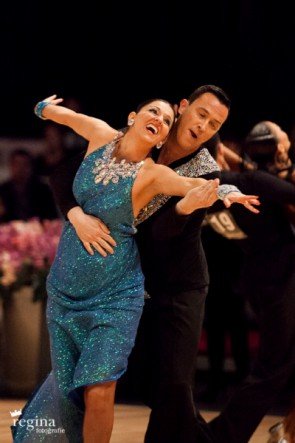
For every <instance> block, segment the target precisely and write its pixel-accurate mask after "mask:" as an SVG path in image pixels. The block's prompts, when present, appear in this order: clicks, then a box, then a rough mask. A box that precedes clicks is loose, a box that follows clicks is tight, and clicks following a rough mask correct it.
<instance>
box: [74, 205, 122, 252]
mask: <svg viewBox="0 0 295 443" xmlns="http://www.w3.org/2000/svg"><path fill="white" fill-rule="evenodd" d="M68 219H69V220H70V222H71V224H72V225H73V226H74V228H75V230H76V233H77V236H78V237H79V239H80V240H81V242H82V243H83V245H84V248H85V249H86V251H87V252H89V254H91V255H94V251H93V249H92V248H94V249H96V251H97V252H99V253H100V254H101V255H102V256H103V257H106V256H107V254H108V253H109V254H114V249H113V247H114V246H116V245H117V244H116V242H115V240H114V239H113V238H112V237H111V236H110V231H109V229H108V228H107V226H106V225H105V224H104V223H103V222H102V221H101V220H100V219H99V218H97V217H94V216H93V215H89V214H85V213H84V212H83V210H82V209H81V208H80V207H79V206H75V207H74V208H72V209H70V211H69V212H68Z"/></svg>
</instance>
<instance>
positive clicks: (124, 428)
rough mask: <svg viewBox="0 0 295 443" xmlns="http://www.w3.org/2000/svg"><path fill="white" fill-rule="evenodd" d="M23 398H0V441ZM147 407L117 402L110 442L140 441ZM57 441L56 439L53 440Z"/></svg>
mask: <svg viewBox="0 0 295 443" xmlns="http://www.w3.org/2000/svg"><path fill="white" fill-rule="evenodd" d="M24 403H25V401H24V400H11V399H7V400H4V399H3V400H0V442H1V443H11V442H12V439H11V436H10V430H9V426H10V425H11V424H12V419H11V416H10V411H14V410H15V409H17V410H18V409H21V408H22V407H23V405H24ZM216 414H217V412H206V411H203V416H204V417H205V419H206V420H210V419H211V418H213V417H214V416H215V415H216ZM148 416H149V409H148V408H147V407H145V406H139V405H126V404H117V405H116V407H115V424H114V431H113V436H112V439H111V443H142V442H143V436H144V431H145V428H146V424H147V421H148ZM280 418H281V417H278V416H267V417H265V419H264V420H263V422H262V423H261V425H260V426H259V428H258V429H257V431H256V433H255V434H254V436H253V438H252V439H251V440H250V443H266V442H267V435H268V432H267V430H268V428H269V427H270V426H271V425H273V424H274V423H276V422H278V421H279V420H280ZM53 441H58V440H55V439H54V440H53Z"/></svg>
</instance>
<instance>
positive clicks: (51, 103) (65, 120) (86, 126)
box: [35, 94, 117, 147]
mask: <svg viewBox="0 0 295 443" xmlns="http://www.w3.org/2000/svg"><path fill="white" fill-rule="evenodd" d="M62 101H63V99H62V98H57V96H56V94H54V95H52V96H50V97H47V98H46V99H44V100H42V101H41V102H39V103H37V105H36V106H35V114H36V115H37V116H38V117H40V118H42V119H46V120H47V119H49V120H52V121H53V122H55V123H58V124H60V125H65V126H68V127H69V128H71V129H72V130H73V131H75V132H76V133H77V134H79V135H81V136H82V137H83V138H85V139H86V140H88V141H89V142H91V141H94V140H95V143H96V145H97V147H98V146H100V144H104V143H106V142H107V141H109V140H110V139H112V138H113V137H114V135H115V134H116V132H117V131H116V130H115V129H113V128H112V127H111V126H109V125H108V124H107V123H106V122H105V121H103V120H100V119H98V118H94V117H90V116H88V115H85V114H80V113H78V112H75V111H73V110H71V109H69V108H66V107H64V106H57V105H59V104H60V103H61V102H62Z"/></svg>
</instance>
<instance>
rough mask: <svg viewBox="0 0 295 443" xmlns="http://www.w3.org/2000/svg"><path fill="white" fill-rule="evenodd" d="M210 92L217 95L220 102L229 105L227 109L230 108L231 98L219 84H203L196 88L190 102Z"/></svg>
mask: <svg viewBox="0 0 295 443" xmlns="http://www.w3.org/2000/svg"><path fill="white" fill-rule="evenodd" d="M207 92H209V93H210V94H213V95H215V97H217V98H218V100H219V101H220V103H222V104H223V105H224V106H226V107H227V109H228V110H229V109H230V105H231V103H230V99H229V97H228V95H227V94H226V93H225V92H224V90H223V89H221V88H219V86H215V85H203V86H200V87H199V88H197V89H195V90H194V92H193V93H192V94H191V95H190V96H189V98H188V102H189V103H190V104H191V103H193V102H194V101H195V100H196V99H197V98H199V97H200V96H201V95H203V94H206V93H207Z"/></svg>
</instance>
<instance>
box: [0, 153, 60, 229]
mask: <svg viewBox="0 0 295 443" xmlns="http://www.w3.org/2000/svg"><path fill="white" fill-rule="evenodd" d="M8 166H9V172H10V178H9V180H8V181H6V182H5V183H3V184H2V185H0V222H2V223H3V222H8V221H11V220H28V219H30V218H32V217H38V218H40V219H41V220H42V219H53V218H57V217H58V214H57V209H56V205H55V202H54V200H53V196H52V193H51V190H50V188H49V187H48V186H47V185H46V184H45V183H43V182H42V181H41V180H40V179H39V178H38V177H37V176H36V174H35V172H34V160H33V157H32V156H31V154H30V153H29V152H28V151H26V150H25V149H16V150H15V151H13V152H12V153H11V154H10V157H9V165H8Z"/></svg>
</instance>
